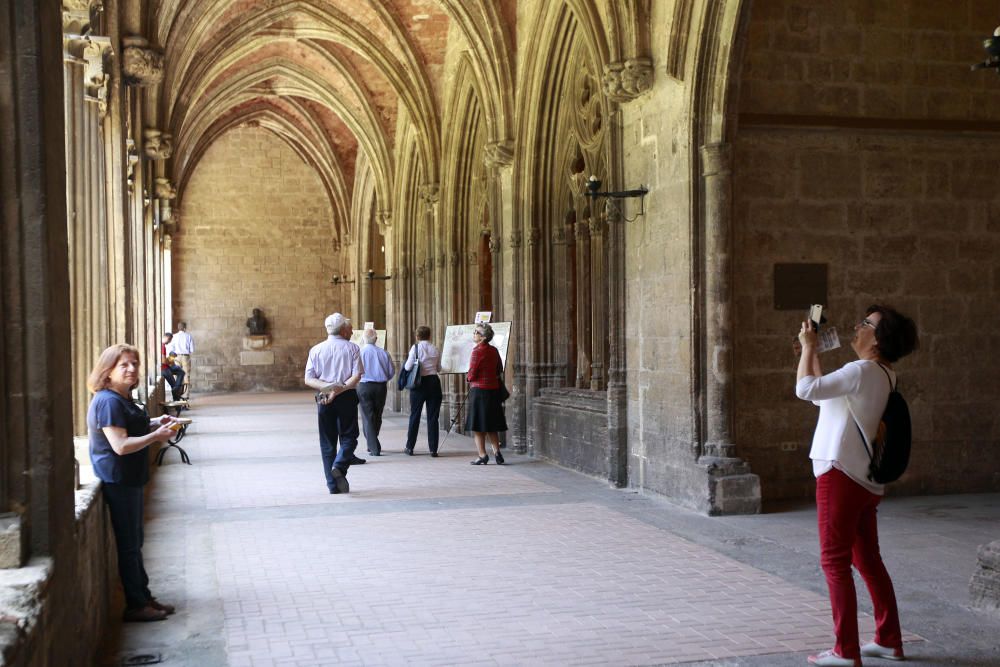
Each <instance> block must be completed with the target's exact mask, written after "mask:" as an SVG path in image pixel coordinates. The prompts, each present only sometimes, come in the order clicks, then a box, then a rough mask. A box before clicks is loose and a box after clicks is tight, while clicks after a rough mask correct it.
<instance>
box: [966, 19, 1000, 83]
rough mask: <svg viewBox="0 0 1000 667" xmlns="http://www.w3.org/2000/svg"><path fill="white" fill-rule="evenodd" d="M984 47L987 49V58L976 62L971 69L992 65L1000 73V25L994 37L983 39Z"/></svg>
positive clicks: (986, 67)
mask: <svg viewBox="0 0 1000 667" xmlns="http://www.w3.org/2000/svg"><path fill="white" fill-rule="evenodd" d="M983 48H984V49H986V60H985V61H983V62H981V63H976V64H975V65H973V66H972V67H971V68H970V69H973V70H977V69H988V68H990V67H992V68H994V69H996V71H997V74H1000V26H997V29H996V30H994V31H993V36H992V37H987V38H986V39H984V40H983Z"/></svg>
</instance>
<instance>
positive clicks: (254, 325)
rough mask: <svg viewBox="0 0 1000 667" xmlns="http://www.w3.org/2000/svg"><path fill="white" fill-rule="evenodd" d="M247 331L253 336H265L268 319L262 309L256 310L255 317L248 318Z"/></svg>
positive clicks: (254, 310) (254, 311)
mask: <svg viewBox="0 0 1000 667" xmlns="http://www.w3.org/2000/svg"><path fill="white" fill-rule="evenodd" d="M247 329H248V330H249V331H250V335H251V336H263V335H265V334H266V333H267V318H265V317H264V313H262V312H261V311H260V308H254V309H253V315H252V316H251V317H248V318H247Z"/></svg>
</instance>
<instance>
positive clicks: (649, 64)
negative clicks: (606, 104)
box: [602, 58, 653, 102]
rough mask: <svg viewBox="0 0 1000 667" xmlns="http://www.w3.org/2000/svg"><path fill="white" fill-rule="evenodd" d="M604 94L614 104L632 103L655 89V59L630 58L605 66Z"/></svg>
mask: <svg viewBox="0 0 1000 667" xmlns="http://www.w3.org/2000/svg"><path fill="white" fill-rule="evenodd" d="M602 86H603V88H604V94H605V95H606V96H607V97H608V99H610V100H612V101H614V102H631V101H632V100H634V99H635V98H637V97H639V96H640V95H642V94H643V93H645V92H646V91H647V90H649V89H650V88H652V87H653V59H652V58H630V59H628V60H626V61H624V62H622V61H618V62H613V63H608V64H607V65H605V66H604V79H603V81H602Z"/></svg>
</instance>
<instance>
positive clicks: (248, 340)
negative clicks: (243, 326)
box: [243, 334, 271, 350]
mask: <svg viewBox="0 0 1000 667" xmlns="http://www.w3.org/2000/svg"><path fill="white" fill-rule="evenodd" d="M243 349H244V350H270V349H271V336H270V335H268V334H262V335H259V336H252V335H251V336H244V337H243Z"/></svg>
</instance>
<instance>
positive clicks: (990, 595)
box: [969, 540, 1000, 614]
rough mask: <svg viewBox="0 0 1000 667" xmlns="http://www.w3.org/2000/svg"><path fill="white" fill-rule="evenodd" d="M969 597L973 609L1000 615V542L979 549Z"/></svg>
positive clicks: (970, 583)
mask: <svg viewBox="0 0 1000 667" xmlns="http://www.w3.org/2000/svg"><path fill="white" fill-rule="evenodd" d="M969 597H970V599H971V600H970V601H971V602H972V606H973V607H976V608H977V609H982V610H984V611H990V612H993V613H994V614H1000V540H997V541H996V542H990V543H989V544H984V545H982V546H980V547H979V562H978V563H977V564H976V571H975V572H974V573H973V574H972V581H970V582H969Z"/></svg>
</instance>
